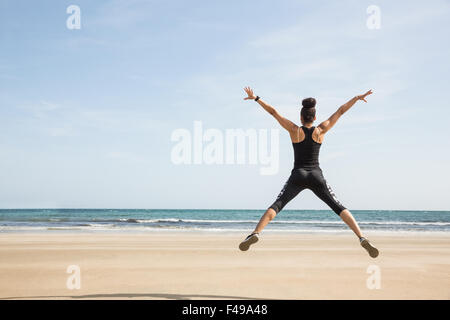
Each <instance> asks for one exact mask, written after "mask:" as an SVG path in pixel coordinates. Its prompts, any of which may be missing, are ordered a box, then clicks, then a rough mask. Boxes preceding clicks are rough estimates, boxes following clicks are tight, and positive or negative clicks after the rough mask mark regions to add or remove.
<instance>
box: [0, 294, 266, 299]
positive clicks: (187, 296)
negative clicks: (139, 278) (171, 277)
mask: <svg viewBox="0 0 450 320" xmlns="http://www.w3.org/2000/svg"><path fill="white" fill-rule="evenodd" d="M61 298H63V299H64V298H66V299H117V298H119V299H126V298H128V299H130V298H140V299H144V298H153V299H169V300H191V299H205V298H210V299H217V300H222V299H223V300H234V299H242V300H261V299H262V298H252V297H238V296H220V295H211V294H173V293H105V294H102V293H99V294H87V295H79V296H29V297H3V298H0V300H11V299H12V300H15V299H61Z"/></svg>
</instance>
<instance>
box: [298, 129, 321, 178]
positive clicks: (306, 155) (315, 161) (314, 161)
mask: <svg viewBox="0 0 450 320" xmlns="http://www.w3.org/2000/svg"><path fill="white" fill-rule="evenodd" d="M301 128H302V130H303V132H304V133H305V139H304V140H303V141H301V142H297V143H294V142H292V145H293V147H294V159H295V161H294V169H298V168H307V169H312V168H318V167H319V151H320V146H321V145H322V144H321V143H317V142H315V141H314V140H313V138H312V133H313V131H314V129H315V127H311V128H309V129H308V128H306V127H303V126H302V127H301Z"/></svg>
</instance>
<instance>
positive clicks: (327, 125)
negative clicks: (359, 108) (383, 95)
mask: <svg viewBox="0 0 450 320" xmlns="http://www.w3.org/2000/svg"><path fill="white" fill-rule="evenodd" d="M369 94H372V90H369V91H367V92H366V93H364V94H362V95H360V96H356V97H353V98H351V99H350V100H349V101H348V102H347V103H345V104H343V105H342V106H340V107H339V109H337V111H336V112H335V113H333V114H332V115H331V117H329V118H328V119H327V120H325V121H324V122H322V123H321V124H320V125H319V127H318V128H319V129H320V134H325V133H327V131H329V130H330V129H331V128H332V127H333V126H334V125H335V124H336V122H337V121H338V120H339V118H340V117H341V116H342V115H343V114H344V113H346V112H347V111H348V110H349V109H350V108H351V107H353V105H354V104H355V103H356V102H357V101H358V100H362V101H364V102H367V101H366V97H367V96H368V95H369Z"/></svg>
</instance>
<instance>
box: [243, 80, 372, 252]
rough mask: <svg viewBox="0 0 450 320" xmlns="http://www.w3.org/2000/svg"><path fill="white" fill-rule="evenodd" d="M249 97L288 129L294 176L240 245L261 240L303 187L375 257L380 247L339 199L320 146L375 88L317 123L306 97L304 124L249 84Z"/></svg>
mask: <svg viewBox="0 0 450 320" xmlns="http://www.w3.org/2000/svg"><path fill="white" fill-rule="evenodd" d="M244 90H245V92H246V93H247V95H248V97H246V98H244V100H255V101H256V102H258V103H259V105H260V106H261V107H263V108H264V110H266V111H267V112H268V113H270V114H271V115H272V116H273V117H274V118H275V119H276V120H277V121H278V122H279V123H280V125H281V126H282V127H283V128H284V129H286V130H287V131H288V132H289V135H290V136H291V140H292V145H293V147H294V158H295V161H294V168H293V169H292V172H291V176H290V177H289V179H288V181H287V182H286V184H285V185H284V187H283V189H282V190H281V192H280V194H279V195H278V197H277V199H276V200H275V202H274V203H273V204H272V205H271V206H270V207H269V209H267V211H266V212H265V213H264V214H263V216H262V217H261V219H260V220H259V223H258V225H257V226H256V228H255V230H254V231H253V232H252V233H251V234H250V235H249V236H247V238H245V240H244V241H242V242H241V243H240V244H239V249H240V250H242V251H247V250H248V249H249V247H250V245H252V244H254V243H256V242H257V241H258V240H259V236H258V235H259V233H260V232H261V231H262V230H263V229H264V227H265V226H266V225H267V224H268V223H269V222H270V221H271V220H272V219H273V218H275V216H276V215H277V213H278V212H280V211H281V210H282V209H283V208H284V206H285V205H286V204H287V203H288V202H289V201H291V200H292V199H294V198H295V196H297V195H298V194H299V193H300V191H302V190H304V189H310V190H311V191H312V192H314V194H315V195H316V196H318V197H319V198H320V199H321V200H322V201H324V202H325V203H326V204H327V205H328V206H329V207H330V208H331V209H332V210H333V211H334V212H335V213H336V214H337V215H339V216H340V217H341V219H342V220H343V221H344V222H345V223H346V224H347V225H348V226H349V227H350V229H352V231H353V232H354V233H355V234H356V235H357V236H358V238H359V241H360V243H361V246H362V247H363V248H364V249H366V250H367V252H368V253H369V255H370V256H371V257H372V258H376V257H377V256H378V250H377V249H376V248H375V247H374V246H372V245H371V243H370V242H369V240H367V239H366V238H364V237H363V236H362V234H361V230H360V229H359V226H358V223H357V222H356V220H355V218H353V215H352V214H351V213H350V211H349V210H348V209H346V208H345V207H344V206H343V205H342V203H340V202H339V201H338V200H337V199H336V196H335V194H334V193H333V191H332V190H331V188H330V186H329V185H328V183H327V181H326V180H325V178H324V176H323V173H322V169H321V168H320V166H319V150H320V146H321V145H322V143H323V139H324V136H325V134H326V133H327V132H328V131H329V130H330V129H331V128H332V127H333V126H334V125H335V123H336V122H337V121H338V120H339V118H340V117H341V116H342V115H343V114H344V113H345V112H347V110H349V109H350V108H351V107H352V106H353V105H354V104H355V103H356V102H357V101H358V100H362V101H364V102H367V101H366V97H367V96H368V95H370V94H372V90H369V91H367V92H366V93H364V94H363V95H360V96H356V97H354V98H352V99H350V101H348V102H347V103H346V104H344V105H342V106H341V107H340V108H339V109H338V110H337V111H336V112H335V113H333V115H332V116H331V117H330V118H328V120H325V121H324V122H322V123H321V124H320V125H319V126H318V127H314V126H313V122H314V120H316V108H315V107H316V100H315V99H314V98H306V99H304V100H303V101H302V105H303V107H302V109H301V112H300V121H301V123H302V126H301V127H298V126H297V125H296V124H294V123H293V122H292V121H289V120H288V119H286V118H284V117H283V116H281V115H280V114H279V113H278V111H277V110H275V108H273V107H272V106H270V105H269V104H267V103H265V102H264V101H263V100H262V99H261V98H260V97H259V96H255V95H254V94H253V90H252V89H250V88H249V87H246V88H244Z"/></svg>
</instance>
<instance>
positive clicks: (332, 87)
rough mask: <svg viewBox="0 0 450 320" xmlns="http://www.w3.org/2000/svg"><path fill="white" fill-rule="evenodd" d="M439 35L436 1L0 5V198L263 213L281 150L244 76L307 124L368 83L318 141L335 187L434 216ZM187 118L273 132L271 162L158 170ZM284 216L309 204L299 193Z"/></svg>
mask: <svg viewBox="0 0 450 320" xmlns="http://www.w3.org/2000/svg"><path fill="white" fill-rule="evenodd" d="M70 5H76V6H78V7H79V8H80V28H79V29H69V28H68V27H67V20H68V19H70V16H71V13H67V11H66V10H67V8H68V7H69V6H70ZM371 5H375V6H377V8H379V15H377V17H378V18H379V19H378V20H377V21H378V22H379V28H375V29H374V28H369V27H368V24H367V20H368V19H373V17H374V16H373V12H372V11H370V10H369V13H368V10H367V9H368V7H369V6H371ZM70 21H72V22H73V20H70ZM370 21H372V20H370ZM449 31H450V2H449V1H443V0H431V1H426V2H425V1H360V0H354V1H347V0H345V1H299V0H297V1H285V0H280V1H265V0H263V1H256V0H255V1H250V0H246V1H234V0H230V1H179V0H174V1H143V0H114V1H92V0H89V1H88V0H85V1H81V0H71V1H62V0H58V1H56V0H54V1H46V0H41V1H22V0H18V1H16V0H14V1H13V0H0V208H161V209H163V208H167V209H169V208H192V209H210V208H217V209H219V208H221V209H265V208H267V207H268V206H270V205H271V204H272V202H273V201H274V200H275V198H276V196H277V195H278V193H279V192H280V190H281V188H282V186H283V184H284V182H285V181H286V180H287V178H288V176H289V174H290V171H291V169H292V165H293V151H292V145H291V142H290V139H289V134H288V133H287V132H286V131H284V130H283V129H282V128H280V127H279V125H278V123H277V122H276V121H275V120H274V119H273V118H272V117H271V116H270V115H269V114H267V113H266V112H265V111H264V110H263V109H262V108H261V107H260V106H259V105H258V104H257V103H255V102H253V101H244V100H243V98H244V96H245V94H244V91H243V90H242V88H243V87H244V86H251V87H252V88H253V89H254V90H255V93H256V94H258V95H259V96H261V97H262V98H263V99H264V100H265V101H267V102H268V103H270V104H271V105H273V106H274V107H275V108H277V110H278V111H279V112H280V113H281V114H282V115H283V116H285V117H287V118H289V119H291V120H292V121H294V122H296V123H297V124H299V111H300V107H299V106H300V103H301V99H303V98H305V97H315V98H316V100H317V123H320V122H321V121H324V120H326V119H327V118H328V117H329V116H330V115H331V114H332V113H333V112H334V111H336V109H337V108H338V107H339V106H340V105H342V104H343V103H345V102H346V101H348V100H349V99H350V98H352V97H353V96H355V95H358V94H362V93H364V92H365V91H366V90H368V89H372V90H373V92H374V93H373V95H371V96H369V97H368V103H367V104H366V103H363V102H358V103H357V104H356V105H355V106H354V107H353V108H352V109H351V110H350V111H349V112H348V113H346V114H345V115H344V116H343V117H342V118H341V119H340V120H339V122H338V123H337V124H336V126H335V127H334V128H333V129H332V130H331V131H330V132H329V133H327V135H326V137H325V141H324V144H323V146H322V148H321V155H320V163H321V167H322V170H323V172H324V175H325V177H326V179H327V181H328V183H329V184H330V185H331V186H332V188H333V190H334V192H335V193H336V195H337V197H338V198H339V200H340V201H341V202H342V203H343V204H344V205H345V206H346V207H348V208H349V209H350V210H352V209H354V210H364V209H367V210H450V197H449V196H448V194H449V187H448V181H449V179H450V169H449V163H450V148H449V142H448V139H449V137H450V128H449V125H448V119H449V117H450V108H449V107H450V106H449V102H448V101H449V96H448V88H449V84H450V81H449V80H450V61H449V56H450V43H449V41H448V39H449ZM196 122H199V123H201V125H202V128H203V130H208V129H215V130H216V131H215V132H216V133H219V134H223V135H224V136H225V133H226V131H227V130H230V129H241V130H244V131H245V130H256V132H259V130H261V129H265V130H268V131H269V132H278V135H277V137H279V146H278V149H277V150H275V149H274V150H275V151H277V153H276V154H277V156H278V157H277V158H278V159H279V169H278V170H277V172H276V173H275V174H270V175H263V174H261V172H260V165H258V164H256V165H255V164H250V163H244V164H236V163H235V164H217V163H213V164H206V163H204V162H202V163H200V164H193V163H191V164H183V163H182V164H176V163H174V161H173V158H172V153H173V150H174V147H175V146H176V144H177V141H174V140H173V134H174V132H177V130H180V129H184V130H185V131H183V132H189V133H190V134H191V135H192V137H191V138H192V139H194V138H193V137H194V135H195V132H194V131H195V129H194V126H195V123H196ZM276 129H279V131H270V130H276ZM205 144H206V142H204V145H205ZM286 209H327V207H326V205H325V204H323V203H322V202H321V201H320V200H319V199H317V198H316V197H315V196H314V195H313V194H312V192H310V191H308V190H305V191H303V192H302V193H301V194H300V195H299V196H298V197H297V198H296V199H294V200H293V201H292V202H291V203H289V204H288V205H287V206H286Z"/></svg>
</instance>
